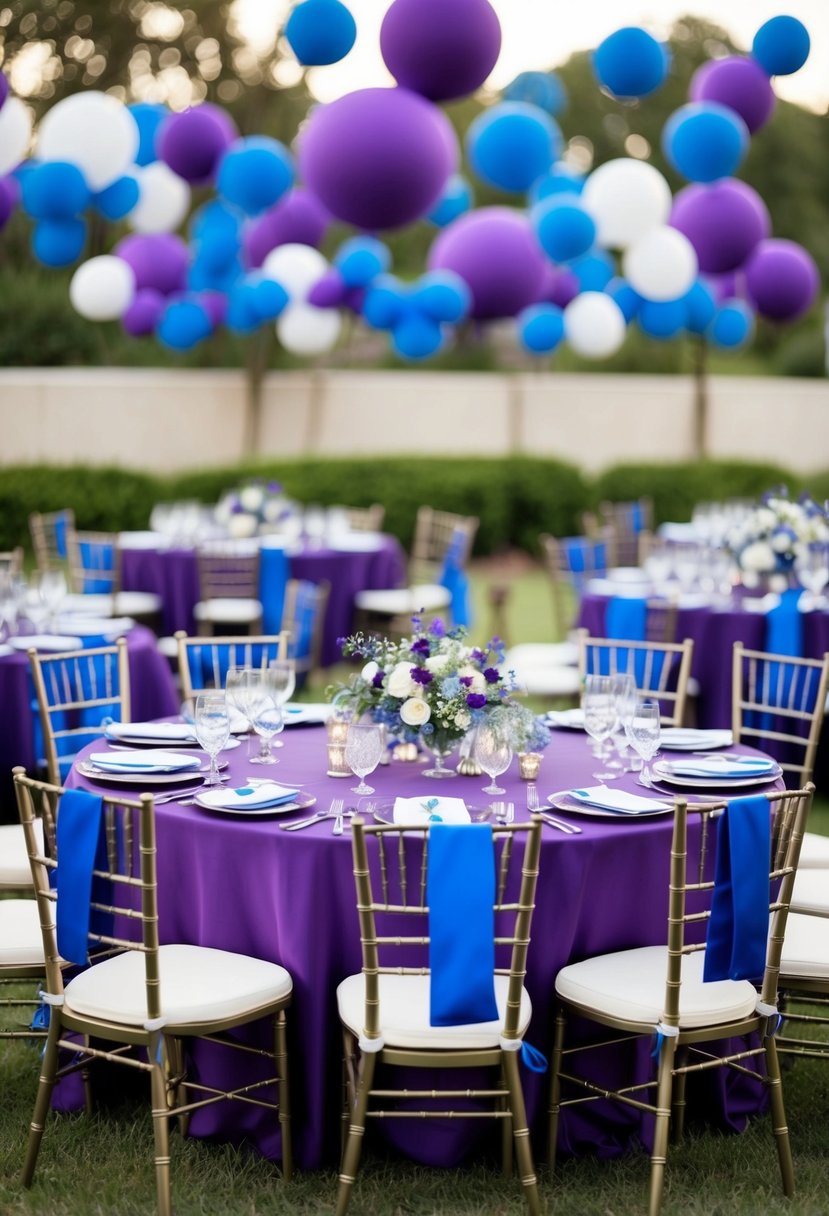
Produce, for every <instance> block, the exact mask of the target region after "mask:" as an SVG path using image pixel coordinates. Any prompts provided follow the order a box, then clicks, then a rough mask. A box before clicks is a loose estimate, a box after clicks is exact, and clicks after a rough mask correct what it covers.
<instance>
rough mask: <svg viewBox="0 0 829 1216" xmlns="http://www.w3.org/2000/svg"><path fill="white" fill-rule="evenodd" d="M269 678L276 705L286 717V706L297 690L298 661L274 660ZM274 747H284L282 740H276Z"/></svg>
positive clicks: (270, 666)
mask: <svg viewBox="0 0 829 1216" xmlns="http://www.w3.org/2000/svg"><path fill="white" fill-rule="evenodd" d="M268 678H269V683H270V686H271V688H272V689H273V693H274V696H275V697H276V703H277V705H278V706H279V708H280V709H281V710H282V716H283V718H284V716H285V706H286V705H287V703H288V701H290V699H291V697H292V696H293V695H294V689H295V688H296V661H295V660H294V659H273V660H272V662H271V663H270V664H269V665H268ZM271 746H272V747H284V746H285V744H284V743H283V742H282V740H281V739H274V741H273V743H272V744H271Z"/></svg>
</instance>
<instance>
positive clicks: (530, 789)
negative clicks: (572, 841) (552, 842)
mask: <svg viewBox="0 0 829 1216" xmlns="http://www.w3.org/2000/svg"><path fill="white" fill-rule="evenodd" d="M527 810H528V811H529V812H530V814H531V815H540V816H541V818H542V819H543V821H544V823H546V824H547V826H548V827H551V828H558V830H559V832H564V833H565V835H566V836H580V835H581V828H580V827H577V826H576V824H574V823H565V822H564V820H563V819H556V817H555V815H551V814H550V813H549V811H547V810H546V809H545V810H543V811H542V809H541V803H540V802H539V799H538V787H537V786H536V784H535V782H534V781H531V782H530V784H529V785H528V786H527Z"/></svg>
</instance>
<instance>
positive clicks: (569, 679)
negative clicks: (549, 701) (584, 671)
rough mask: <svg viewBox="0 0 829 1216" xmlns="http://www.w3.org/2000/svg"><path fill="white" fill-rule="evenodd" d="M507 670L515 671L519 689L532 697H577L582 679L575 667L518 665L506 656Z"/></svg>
mask: <svg viewBox="0 0 829 1216" xmlns="http://www.w3.org/2000/svg"><path fill="white" fill-rule="evenodd" d="M505 667H506V669H507V671H514V672H515V680H516V683H517V685H518V689H519V691H521V692H525V693H527V694H528V695H529V696H531V697H575V696H576V695H577V694H578V693H579V691H580V689H581V680H580V678H579V673H578V670H577V669H576V668H575V667H516V666H514V665H513V664H511V663H510V661H509V655H507V656H506V662H505Z"/></svg>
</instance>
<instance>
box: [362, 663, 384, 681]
mask: <svg viewBox="0 0 829 1216" xmlns="http://www.w3.org/2000/svg"><path fill="white" fill-rule="evenodd" d="M379 670H380V668H379V666H378V665H377V663H375V662H374V659H372V660H371V662H370V663H366V665H365V667H364V668H363V670H362V671H361V672H360V675H361V677H362V678H363V679H364V680H365V681H366V683H367V684H370V683H371V681H372V680H373V679H374V677H375V676H376V675H377V672H378V671H379Z"/></svg>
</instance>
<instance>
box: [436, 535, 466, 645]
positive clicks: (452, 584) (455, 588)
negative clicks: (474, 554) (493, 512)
mask: <svg viewBox="0 0 829 1216" xmlns="http://www.w3.org/2000/svg"><path fill="white" fill-rule="evenodd" d="M465 543H466V538H465V536H464V534H463V532H461V531H456V532H455V533H454V534H453V536H452V539H451V541H450V542H449V547H448V548H447V550H446V556H445V557H444V559H443V568H442V570H441V572H440V578H439V580H438V581H439V582H440V585H441V587H445V588H446V590H447V591H448V592H449V594H450V596H451V597H452V599H451V604H450V608H451V612H452V621H453V623H454V624H455V625H461V626H463V627H464V628H466V629H468V628H469V627H470V626H471V624H472V609H471V607H470V603H469V579H468V578H467V576H466V571H465V570H464V569H463V566H462V565H461V558H462V556H463V548H464V545H465Z"/></svg>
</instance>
